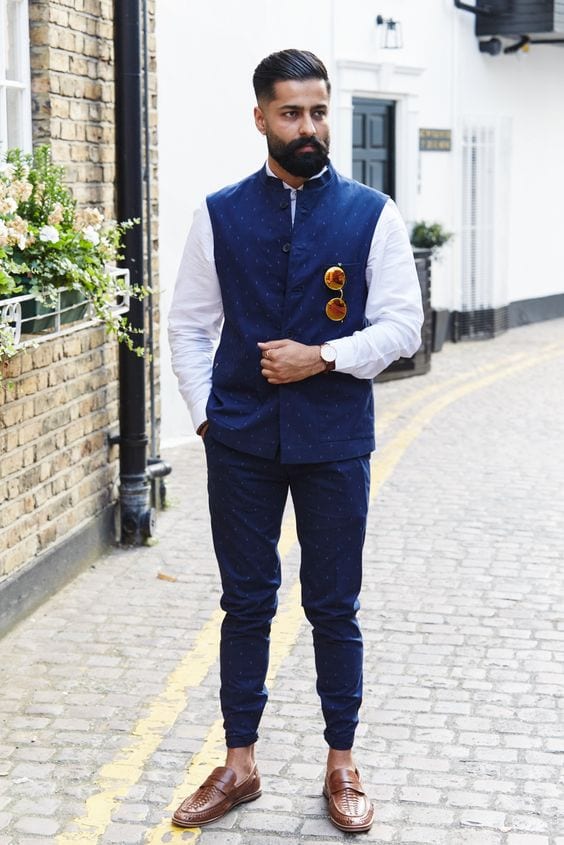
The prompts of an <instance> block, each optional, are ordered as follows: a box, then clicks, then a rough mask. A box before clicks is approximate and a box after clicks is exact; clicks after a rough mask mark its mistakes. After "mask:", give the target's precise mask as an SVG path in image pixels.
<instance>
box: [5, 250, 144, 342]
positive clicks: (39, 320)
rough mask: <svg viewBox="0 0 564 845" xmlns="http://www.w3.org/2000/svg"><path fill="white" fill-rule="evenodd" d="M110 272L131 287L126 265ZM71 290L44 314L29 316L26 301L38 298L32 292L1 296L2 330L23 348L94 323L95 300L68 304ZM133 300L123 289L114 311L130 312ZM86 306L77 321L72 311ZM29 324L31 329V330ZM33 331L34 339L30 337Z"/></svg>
mask: <svg viewBox="0 0 564 845" xmlns="http://www.w3.org/2000/svg"><path fill="white" fill-rule="evenodd" d="M108 272H109V273H110V275H111V276H112V278H115V279H117V278H120V277H122V278H123V279H124V280H125V285H126V288H128V287H129V270H127V269H125V268H122V267H111V268H109V270H108ZM70 290H71V289H70V288H69V289H67V288H63V289H61V292H60V293H59V295H58V296H57V300H56V302H55V303H54V304H53V306H51V305H49V306H44V307H43V308H42V312H43V313H36V314H31V315H29V314H28V315H27V316H25V312H26V311H27V309H26V307H25V304H26V303H27V302H34V301H35V297H34V296H33V295H32V294H23V295H22V296H12V297H10V299H0V329H3V330H4V331H9V332H10V333H11V334H12V337H13V339H14V344H15V345H16V346H22V347H23V346H26V344H29V343H34V344H35V343H38V342H41V341H43V340H49V339H51V338H53V337H56V336H57V335H62V334H67V333H69V332H71V331H75V330H76V329H77V328H82V327H84V326H86V325H88V324H90V323H91V324H94V323H95V322H96V317H95V315H94V312H93V308H92V305H91V303H90V302H88V300H87V299H86V298H84V299H83V300H82V301H80V300H79V301H75V302H70V303H68V304H65V303H64V301H62V294H64V293H65V292H69V291H70ZM129 301H130V296H129V293H128V292H127V290H125V291H119V293H117V295H116V304H115V305H114V306H113V307H112V311H114V313H116V314H125V313H126V312H127V311H129ZM41 304H42V303H41ZM83 305H84V306H86V307H85V310H84V313H83V314H82V315H81V316H80V317H78V318H77V319H76V320H74V319H73V315H72V312H73V311H76V309H78V308H80V307H81V306H83ZM37 324H38V325H37ZM26 327H27V328H28V329H29V331H27V332H26ZM38 332H39V333H38ZM32 333H33V338H31V337H30V335H31V334H32Z"/></svg>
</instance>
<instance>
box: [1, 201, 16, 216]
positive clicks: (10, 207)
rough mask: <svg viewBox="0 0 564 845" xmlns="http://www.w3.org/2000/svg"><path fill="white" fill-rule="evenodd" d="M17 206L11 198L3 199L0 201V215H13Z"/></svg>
mask: <svg viewBox="0 0 564 845" xmlns="http://www.w3.org/2000/svg"><path fill="white" fill-rule="evenodd" d="M17 207H18V204H17V202H16V200H15V199H14V198H13V197H4V198H3V199H1V200H0V214H13V213H14V211H15V210H16V209H17Z"/></svg>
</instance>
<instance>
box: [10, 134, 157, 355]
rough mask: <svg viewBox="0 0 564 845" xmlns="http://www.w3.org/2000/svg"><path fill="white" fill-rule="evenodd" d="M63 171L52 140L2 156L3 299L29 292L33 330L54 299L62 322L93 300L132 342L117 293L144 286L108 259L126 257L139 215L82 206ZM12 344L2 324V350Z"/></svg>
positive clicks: (47, 316) (27, 312) (27, 311)
mask: <svg viewBox="0 0 564 845" xmlns="http://www.w3.org/2000/svg"><path fill="white" fill-rule="evenodd" d="M63 179H64V169H63V168H62V167H60V166H58V165H56V164H54V163H53V161H52V158H51V151H50V149H49V147H48V146H40V147H38V148H37V149H36V150H35V151H34V153H33V155H29V154H26V153H23V152H21V151H20V150H10V151H8V152H7V153H6V155H5V156H4V158H3V160H2V161H1V162H0V306H1V305H2V300H3V299H4V300H6V299H8V298H10V297H13V296H17V295H23V294H27V295H30V296H31V297H32V298H30V299H28V300H27V301H24V302H22V309H23V311H24V314H23V316H24V317H25V318H26V319H25V321H24V325H25V329H24V331H27V332H28V331H34V330H35V331H37V330H39V331H40V330H41V329H43V328H46V327H49V324H50V323H51V324H52V323H53V320H54V318H53V314H54V309H55V307H57V308H58V309H59V310H60V312H61V317H60V319H61V322H69V321H71V320H74V319H77V318H79V317H80V316H81V314H80V309H86V308H87V307H88V306H89V307H90V308H91V313H92V314H93V316H94V317H95V318H97V319H99V320H101V321H102V322H103V323H104V324H105V326H106V328H107V330H108V331H109V332H110V333H111V334H114V335H115V336H116V337H117V338H118V340H120V341H123V342H125V343H127V345H128V346H129V347H130V348H133V344H132V340H131V336H130V334H129V332H128V322H127V318H126V317H124V316H123V315H122V314H120V313H116V308H115V304H116V298H117V297H119V296H120V294H121V295H125V296H127V295H129V294H133V295H134V296H143V295H144V293H145V291H144V290H142V289H135V290H131V289H130V288H129V287H128V286H127V279H126V278H125V277H124V276H119V275H116V274H115V273H112V272H111V270H110V266H111V265H112V264H115V262H116V260H118V259H119V258H120V255H119V252H120V248H121V244H122V240H123V235H124V232H125V231H127V229H129V228H131V227H132V226H133V225H135V223H137V222H138V221H132V220H127V221H125V222H123V223H117V222H116V221H108V220H106V219H105V218H104V215H103V214H102V212H101V211H100V210H99V209H97V208H85V209H79V208H78V207H77V203H76V201H75V199H74V198H73V196H72V194H71V192H70V189H69V188H68V186H67V185H66V184H65V183H64V181H63ZM32 309H33V311H32ZM34 314H35V319H29V318H30V317H32V316H34ZM14 351H15V347H14V344H13V343H12V344H10V343H9V342H8V341H7V340H6V330H5V327H4V330H2V326H0V357H9V356H10V355H12V354H14ZM141 354H142V353H141Z"/></svg>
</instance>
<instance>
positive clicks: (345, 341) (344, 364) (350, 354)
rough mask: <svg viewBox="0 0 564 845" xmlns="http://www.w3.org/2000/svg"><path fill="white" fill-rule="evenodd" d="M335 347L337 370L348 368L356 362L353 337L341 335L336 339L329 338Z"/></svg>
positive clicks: (329, 341)
mask: <svg viewBox="0 0 564 845" xmlns="http://www.w3.org/2000/svg"><path fill="white" fill-rule="evenodd" d="M327 343H329V344H331V346H332V347H333V349H335V350H336V352H337V357H336V358H335V370H336V371H337V372H338V371H339V370H348V369H350V368H351V367H354V365H355V363H356V350H355V344H354V340H353V338H352V337H340V338H337V339H336V340H328V341H327Z"/></svg>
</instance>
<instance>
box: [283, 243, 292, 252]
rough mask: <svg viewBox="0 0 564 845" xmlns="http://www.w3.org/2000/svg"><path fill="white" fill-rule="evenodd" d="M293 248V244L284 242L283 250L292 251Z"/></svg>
mask: <svg viewBox="0 0 564 845" xmlns="http://www.w3.org/2000/svg"><path fill="white" fill-rule="evenodd" d="M291 248H292V245H291V244H284V246H283V247H282V252H290V249H291Z"/></svg>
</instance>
